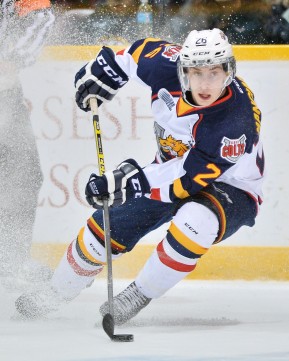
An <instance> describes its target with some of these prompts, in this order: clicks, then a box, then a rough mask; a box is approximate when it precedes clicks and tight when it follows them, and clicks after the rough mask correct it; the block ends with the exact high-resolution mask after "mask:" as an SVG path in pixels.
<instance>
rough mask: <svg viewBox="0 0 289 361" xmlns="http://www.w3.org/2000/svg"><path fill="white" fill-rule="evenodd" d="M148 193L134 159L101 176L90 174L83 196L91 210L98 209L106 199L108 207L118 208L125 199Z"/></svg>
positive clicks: (141, 173) (144, 177)
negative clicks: (91, 207)
mask: <svg viewBox="0 0 289 361" xmlns="http://www.w3.org/2000/svg"><path fill="white" fill-rule="evenodd" d="M149 191H150V186H149V183H148V181H147V179H146V176H145V175H144V172H143V170H142V169H141V167H140V166H139V165H138V163H137V162H136V161H135V160H134V159H127V160H126V161H124V162H122V163H121V164H120V165H119V166H118V167H117V168H116V169H115V170H113V171H110V172H105V174H104V175H103V176H97V175H96V174H94V173H93V174H91V176H90V178H89V181H88V183H87V185H86V188H85V195H86V200H87V202H88V203H89V204H90V205H91V206H93V208H96V209H100V208H102V207H103V199H104V198H107V199H108V205H109V206H111V207H118V206H120V205H121V204H123V203H125V202H126V200H127V199H130V198H139V197H142V196H143V195H144V194H145V193H149Z"/></svg>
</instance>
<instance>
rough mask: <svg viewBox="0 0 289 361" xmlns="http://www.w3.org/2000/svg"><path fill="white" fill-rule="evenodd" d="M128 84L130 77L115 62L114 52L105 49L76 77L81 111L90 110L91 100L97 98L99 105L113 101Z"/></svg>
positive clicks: (77, 100)
mask: <svg viewBox="0 0 289 361" xmlns="http://www.w3.org/2000/svg"><path fill="white" fill-rule="evenodd" d="M127 82H128V76H127V75H126V74H125V72H124V71H123V70H122V69H121V68H120V67H119V65H118V64H117V63H116V61H115V54H114V52H113V51H112V50H111V49H110V48H107V47H105V46H104V47H103V48H102V49H101V51H100V52H99V54H98V55H97V57H96V59H95V60H91V61H90V62H89V63H88V64H86V65H85V66H84V67H82V68H81V69H80V70H79V71H78V73H77V74H76V75H75V81H74V86H75V88H76V95H75V100H76V103H77V105H78V106H79V108H80V109H82V110H84V111H85V112H87V111H89V110H90V106H89V99H90V98H92V97H94V98H95V97H96V98H97V102H98V105H101V104H102V102H104V101H106V100H111V99H112V98H113V97H114V96H115V94H116V93H117V92H118V90H119V89H120V88H121V87H123V86H124V85H125V84H126V83H127Z"/></svg>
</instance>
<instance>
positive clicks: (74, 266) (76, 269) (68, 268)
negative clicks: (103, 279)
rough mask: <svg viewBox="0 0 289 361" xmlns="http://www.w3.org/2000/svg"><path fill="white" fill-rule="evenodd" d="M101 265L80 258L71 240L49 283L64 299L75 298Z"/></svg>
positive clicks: (92, 279)
mask: <svg viewBox="0 0 289 361" xmlns="http://www.w3.org/2000/svg"><path fill="white" fill-rule="evenodd" d="M102 269H103V265H102V264H99V265H91V264H89V263H87V262H85V261H84V260H82V259H81V258H80V257H79V255H78V253H77V251H76V241H73V242H72V243H71V244H70V245H69V247H68V249H67V252H66V253H65V255H64V256H63V257H62V259H61V261H60V263H59V265H58V266H57V268H56V270H55V272H54V274H53V276H52V279H51V285H52V286H53V287H54V288H55V289H56V290H57V291H58V292H59V293H60V294H61V295H62V296H63V297H64V298H66V299H73V298H75V297H76V296H77V295H78V294H79V293H80V292H81V291H82V290H83V289H84V288H86V287H88V286H90V285H91V283H92V282H93V281H94V279H95V276H96V275H97V274H98V273H99V272H101V271H102Z"/></svg>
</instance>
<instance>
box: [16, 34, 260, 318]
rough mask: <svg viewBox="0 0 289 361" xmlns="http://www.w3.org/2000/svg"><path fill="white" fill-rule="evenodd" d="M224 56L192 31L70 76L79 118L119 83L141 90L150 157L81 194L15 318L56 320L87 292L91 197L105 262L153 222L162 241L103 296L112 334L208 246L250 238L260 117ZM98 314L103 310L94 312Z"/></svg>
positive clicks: (97, 259) (214, 42)
mask: <svg viewBox="0 0 289 361" xmlns="http://www.w3.org/2000/svg"><path fill="white" fill-rule="evenodd" d="M235 72H236V64H235V58H234V56H233V54H232V47H231V45H230V44H229V42H228V39H227V37H226V36H225V35H224V33H223V32H222V31H220V30H219V29H213V30H203V31H196V30H194V31H192V32H191V33H190V34H189V35H188V37H187V39H186V41H185V43H184V44H183V46H182V47H181V46H178V45H176V44H171V43H169V42H166V41H163V40H158V39H153V38H147V39H142V40H138V41H136V42H135V43H134V44H132V45H131V46H130V47H129V48H127V49H126V50H123V51H120V52H118V53H117V54H114V53H113V51H112V50H111V49H110V48H107V47H103V48H102V50H101V51H100V52H99V54H98V55H97V56H96V59H95V60H92V61H90V62H89V63H88V64H87V65H85V66H84V67H83V68H82V69H80V71H79V72H78V73H77V74H76V78H75V85H76V89H77V92H76V102H77V104H78V106H79V107H80V108H81V109H83V110H84V111H89V99H90V98H91V97H96V98H97V99H98V103H99V105H100V104H101V103H102V102H103V101H107V100H111V99H112V98H113V97H114V96H115V94H116V93H117V91H118V89H119V88H121V87H122V86H124V85H125V84H126V83H127V82H128V80H129V78H131V79H135V80H137V81H139V82H140V83H141V84H143V85H146V86H149V87H150V88H151V90H152V98H151V100H152V113H153V116H154V119H155V134H156V141H157V144H158V152H157V154H156V157H155V160H154V161H153V162H152V163H151V164H148V165H146V166H145V167H144V168H141V167H140V165H139V164H138V163H137V161H136V160H134V159H128V160H126V161H124V162H122V163H121V164H120V165H119V166H118V167H117V169H115V170H113V171H109V172H106V173H105V174H104V175H103V176H97V175H95V174H92V175H91V177H90V179H89V181H88V183H87V186H86V189H85V193H86V197H87V200H88V203H89V204H91V205H92V206H93V207H94V208H96V209H97V210H96V211H95V213H93V215H92V216H91V218H89V219H88V221H87V224H86V225H85V226H84V227H83V228H82V229H81V230H80V232H79V234H78V236H77V238H76V240H74V241H73V242H72V243H71V244H70V245H69V247H68V250H67V253H66V254H65V256H64V257H63V259H62V260H61V262H60V264H59V266H58V267H57V268H56V270H55V273H54V275H53V277H52V282H51V286H50V288H47V289H46V290H42V291H39V292H35V293H30V294H24V295H22V296H20V298H19V299H18V300H17V301H16V307H17V309H18V311H19V312H20V313H22V314H23V315H25V316H27V317H37V316H40V315H43V314H45V313H47V312H50V311H51V310H53V309H57V308H58V307H59V305H60V304H61V303H65V302H67V301H69V300H71V299H73V298H74V297H76V296H77V295H78V294H79V293H80V291H81V290H82V289H83V288H85V287H87V286H88V285H89V284H91V283H92V282H93V280H94V278H95V276H96V275H97V274H98V273H99V272H100V271H101V270H102V269H103V266H104V264H105V261H106V256H105V254H106V253H105V247H104V226H103V219H102V211H101V209H102V197H103V196H109V204H110V206H111V209H110V219H111V247H112V254H113V259H116V258H118V257H120V256H121V255H122V254H123V253H125V252H129V251H131V250H132V249H133V248H134V246H135V245H136V244H137V243H138V241H139V240H140V238H141V237H143V236H145V235H146V234H147V233H148V232H150V231H152V230H153V229H156V228H157V227H159V226H160V225H162V224H164V223H165V222H169V221H171V223H170V226H169V228H168V230H167V234H166V236H165V238H164V239H163V240H162V241H161V242H160V243H159V244H158V245H157V246H156V249H155V251H154V252H153V254H152V255H151V256H150V258H149V259H148V261H147V262H146V264H145V266H144V267H143V269H142V270H141V271H140V273H139V274H138V276H137V277H136V279H135V281H134V282H132V283H131V284H130V285H129V286H128V287H127V288H126V289H125V290H124V291H122V292H121V293H120V294H118V295H116V296H115V297H114V315H115V322H116V324H122V323H124V322H126V321H127V320H129V319H131V318H132V317H134V316H135V315H136V314H137V313H138V312H139V311H140V310H141V309H142V308H143V307H145V306H146V305H148V303H149V302H150V301H151V300H152V299H155V298H158V297H160V296H162V295H163V294H164V293H165V292H167V291H168V290H169V289H171V288H172V287H173V286H174V285H176V284H177V283H178V282H180V281H181V280H182V279H183V278H185V277H186V276H187V275H188V274H189V273H190V272H192V271H193V270H194V269H195V267H196V265H197V261H198V259H199V258H200V257H202V256H203V255H204V254H205V253H206V252H207V251H208V250H209V249H210V247H211V246H212V245H213V244H216V243H218V242H221V241H223V240H224V239H226V238H228V237H229V236H231V235H232V234H234V233H235V232H237V231H238V229H239V228H240V227H242V226H245V225H246V226H249V227H252V226H253V225H254V223H255V217H256V215H257V213H258V208H259V205H260V204H261V202H262V191H261V185H262V182H263V173H264V155H263V151H262V145H261V142H260V125H261V112H260V110H259V108H258V107H257V105H256V103H255V100H254V95H253V93H252V91H251V90H250V88H249V87H248V85H247V84H246V83H245V81H244V80H242V79H240V78H238V77H235ZM107 312H108V304H107V302H106V303H104V304H103V305H102V306H101V307H100V313H101V314H102V315H105V314H106V313H107Z"/></svg>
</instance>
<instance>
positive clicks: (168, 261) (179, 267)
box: [157, 241, 196, 272]
mask: <svg viewBox="0 0 289 361" xmlns="http://www.w3.org/2000/svg"><path fill="white" fill-rule="evenodd" d="M157 252H158V256H159V259H160V261H161V262H162V263H163V264H164V265H166V266H168V267H169V268H172V269H174V270H175V271H179V272H191V271H193V270H194V269H195V268H196V265H195V264H194V265H191V264H184V263H180V262H177V261H175V260H174V259H172V258H171V257H170V256H169V255H168V254H166V252H165V250H164V245H163V241H162V242H160V243H159V244H158V246H157Z"/></svg>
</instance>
